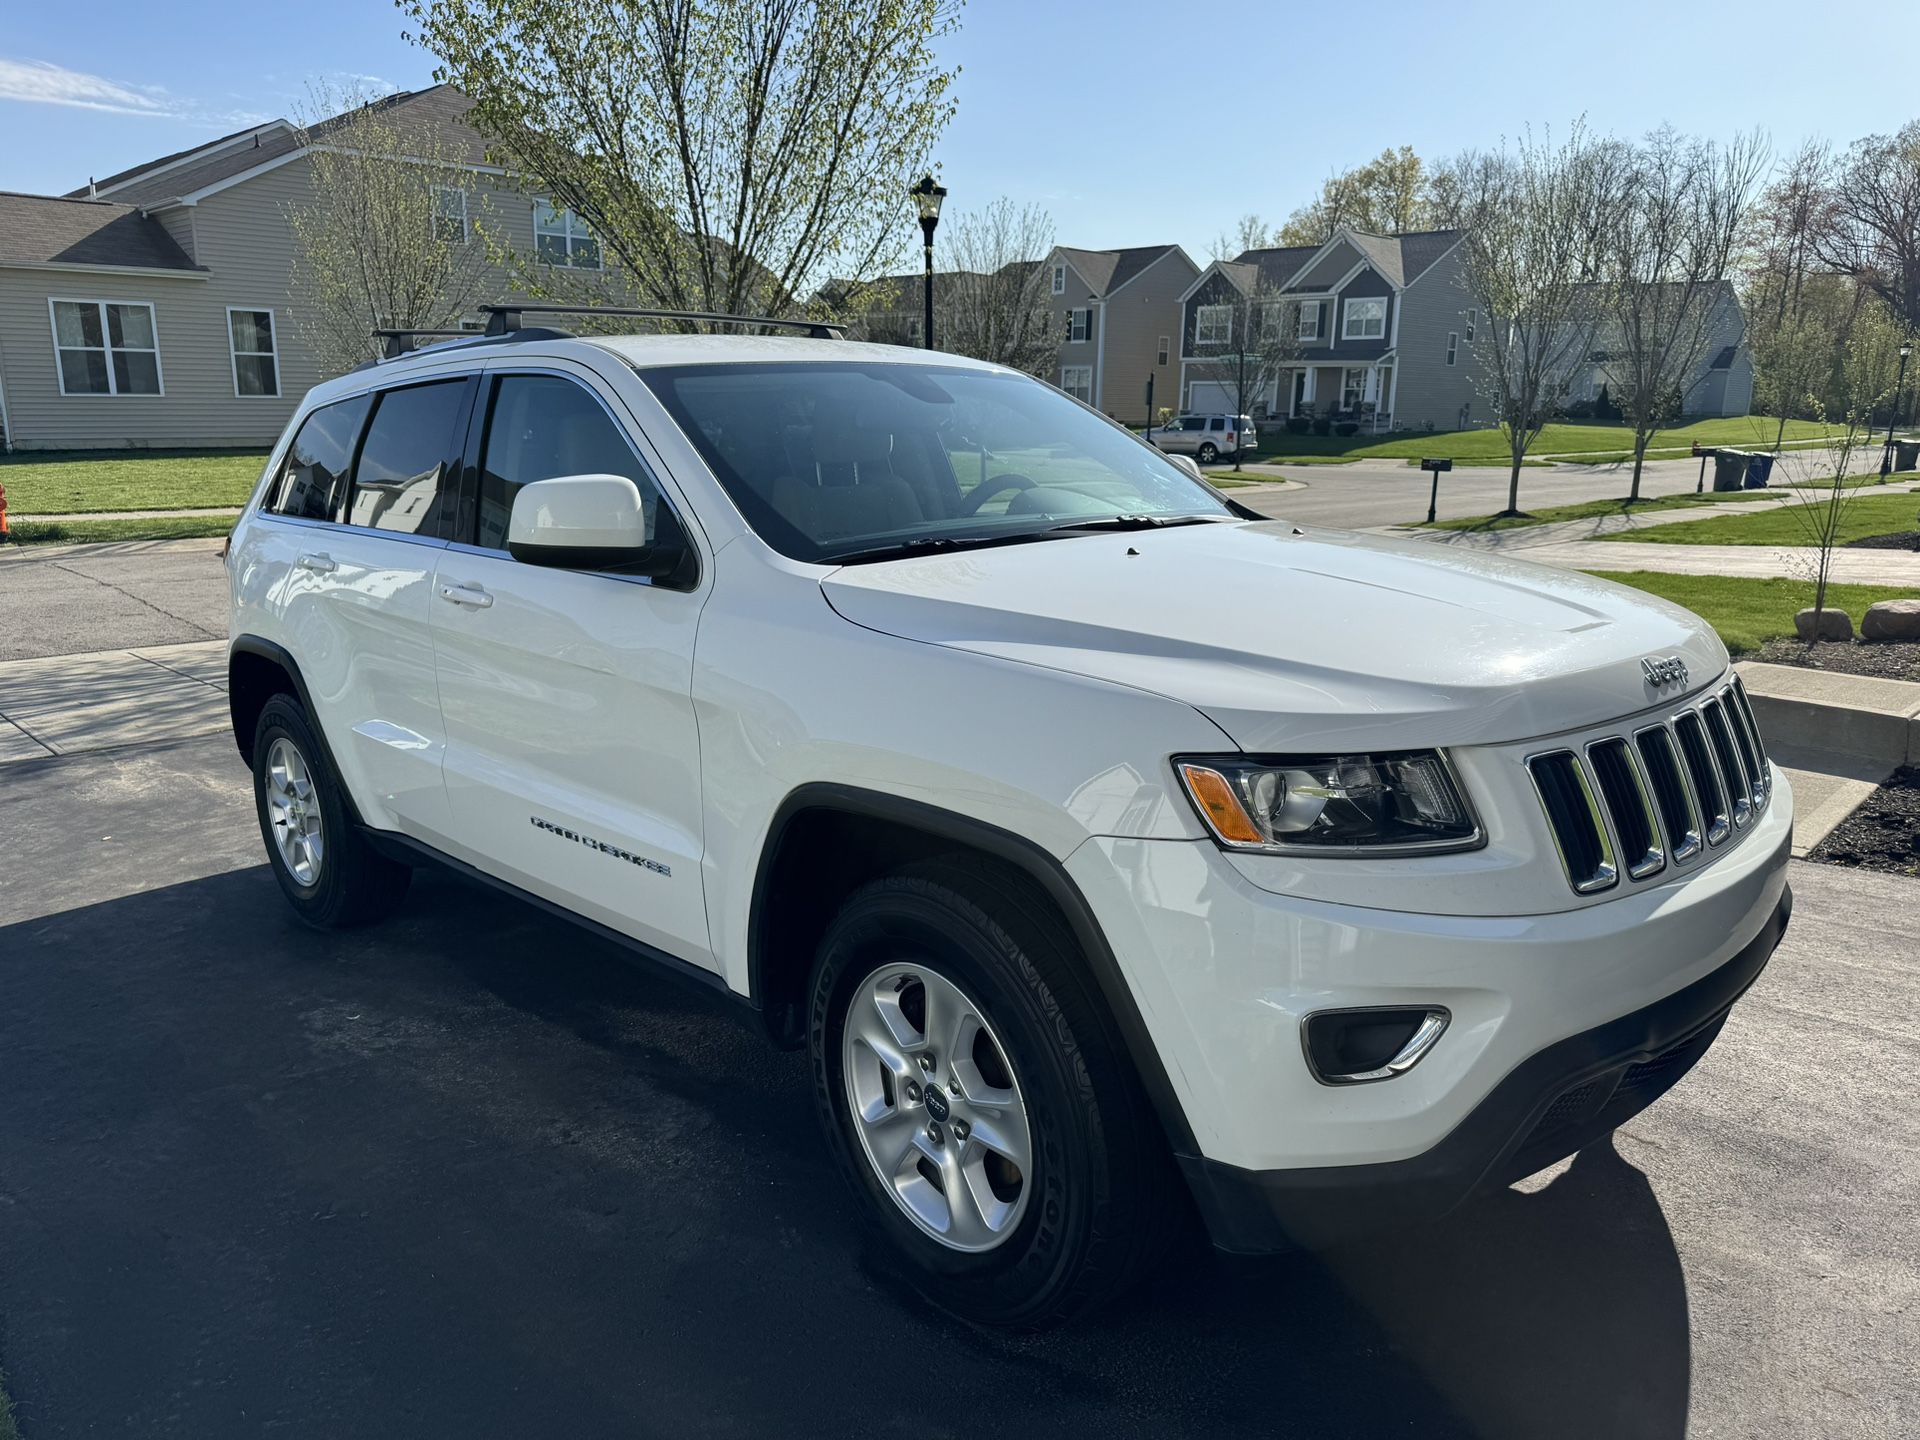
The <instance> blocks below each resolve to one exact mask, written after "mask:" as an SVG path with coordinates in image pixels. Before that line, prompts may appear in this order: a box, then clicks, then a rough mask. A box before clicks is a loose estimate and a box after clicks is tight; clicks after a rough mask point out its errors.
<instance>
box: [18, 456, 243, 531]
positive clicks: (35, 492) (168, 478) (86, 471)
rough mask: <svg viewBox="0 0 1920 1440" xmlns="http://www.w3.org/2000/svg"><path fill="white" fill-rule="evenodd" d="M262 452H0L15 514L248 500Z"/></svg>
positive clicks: (164, 507) (196, 506) (165, 507)
mask: <svg viewBox="0 0 1920 1440" xmlns="http://www.w3.org/2000/svg"><path fill="white" fill-rule="evenodd" d="M266 459H267V452H266V451H264V450H100V451H72V450H63V451H46V452H37V451H29V452H24V453H21V454H15V455H6V456H0V485H4V486H6V487H7V509H8V510H9V511H10V512H11V513H12V514H15V515H79V514H88V513H92V512H95V511H100V510H198V509H204V508H207V507H210V506H214V505H244V504H245V503H246V501H247V496H248V495H250V494H251V493H252V492H253V482H254V481H256V480H258V479H259V478H260V470H261V467H262V466H263V465H265V464H266Z"/></svg>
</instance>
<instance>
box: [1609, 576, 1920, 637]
mask: <svg viewBox="0 0 1920 1440" xmlns="http://www.w3.org/2000/svg"><path fill="white" fill-rule="evenodd" d="M1593 573H1594V574H1595V575H1596V576H1597V577H1598V578H1599V579H1602V580H1617V581H1619V583H1620V584H1622V585H1631V586H1633V588H1634V589H1636V590H1644V591H1646V592H1647V593H1648V594H1650V595H1658V596H1659V597H1660V598H1661V599H1663V600H1671V601H1673V603H1674V604H1676V605H1684V606H1685V607H1686V608H1687V609H1689V610H1691V611H1693V612H1694V613H1695V614H1696V615H1698V616H1699V617H1700V618H1701V619H1703V620H1705V621H1706V622H1707V623H1708V624H1709V625H1711V626H1713V628H1714V629H1715V630H1717V631H1718V632H1719V633H1720V638H1721V640H1722V641H1724V642H1725V644H1726V647H1727V649H1729V650H1731V651H1732V652H1733V653H1734V654H1736V655H1738V654H1741V653H1742V652H1744V651H1747V650H1758V649H1759V648H1760V647H1761V646H1762V645H1764V644H1766V643H1767V641H1769V640H1778V639H1780V638H1781V637H1782V636H1789V635H1792V634H1793V633H1794V631H1793V617H1794V615H1795V613H1796V612H1798V611H1801V610H1804V609H1806V608H1807V607H1808V606H1810V605H1811V604H1813V586H1811V585H1810V584H1808V583H1807V582H1806V581H1804V580H1737V579H1729V578H1727V577H1725V576H1721V575H1663V574H1660V573H1658V572H1655V571H1650V570H1634V571H1630V572H1620V571H1594V572H1593ZM1876 600H1920V590H1900V589H1896V588H1893V587H1891V586H1884V585H1829V586H1828V587H1827V604H1828V605H1830V606H1832V607H1833V608H1834V609H1836V610H1844V611H1846V612H1847V613H1848V614H1849V615H1853V616H1856V617H1857V616H1859V615H1861V614H1863V613H1864V612H1865V610H1866V608H1867V607H1868V606H1869V605H1871V604H1873V603H1874V602H1875V601H1876Z"/></svg>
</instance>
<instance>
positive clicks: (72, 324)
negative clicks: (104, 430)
mask: <svg viewBox="0 0 1920 1440" xmlns="http://www.w3.org/2000/svg"><path fill="white" fill-rule="evenodd" d="M47 306H48V309H49V310H50V311H51V312H52V315H53V349H54V355H55V358H56V359H57V361H58V364H59V368H60V393H61V394H62V395H161V394H165V393H166V392H165V391H164V390H162V389H161V386H160V343H159V340H158V339H157V338H156V335H155V332H154V327H153V306H151V305H149V304H147V303H146V301H144V300H133V301H120V302H115V301H111V300H49V301H48V302H47Z"/></svg>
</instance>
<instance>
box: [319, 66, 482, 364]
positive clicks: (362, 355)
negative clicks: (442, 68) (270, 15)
mask: <svg viewBox="0 0 1920 1440" xmlns="http://www.w3.org/2000/svg"><path fill="white" fill-rule="evenodd" d="M310 104H311V108H312V109H313V111H314V112H315V113H316V114H318V115H322V116H325V117H327V118H325V119H317V120H315V121H313V122H312V123H310V124H308V125H307V126H306V128H305V130H304V131H303V133H302V136H301V138H302V139H303V140H305V141H306V142H308V143H310V144H313V145H314V146H315V148H314V149H313V151H312V152H311V153H310V154H309V156H308V158H307V161H306V164H307V168H308V174H309V176H310V178H311V185H310V187H309V190H308V191H307V193H306V195H305V196H303V197H302V198H301V199H299V200H295V201H290V202H288V205H287V207H286V216H287V225H288V228H289V229H290V230H291V231H292V235H293V253H294V260H293V275H292V281H291V285H292V289H293V293H294V294H296V295H298V296H300V297H301V299H302V301H303V303H302V304H300V305H298V306H295V307H294V314H295V317H296V319H295V322H294V323H295V324H296V325H297V326H298V327H299V329H300V331H301V333H302V336H303V338H304V339H305V340H306V342H307V345H308V348H309V349H310V350H312V352H313V355H314V358H315V360H316V361H317V362H318V364H319V365H320V367H321V368H322V369H323V370H326V371H328V372H332V373H338V372H341V371H345V370H350V369H352V368H353V367H354V366H355V365H358V364H360V363H362V362H363V361H366V360H369V359H373V358H375V357H377V356H378V355H379V354H380V353H381V344H380V342H379V341H378V340H376V339H375V338H374V337H373V332H374V331H375V330H379V329H401V330H443V329H452V328H455V327H457V326H458V325H459V323H460V320H461V319H462V318H463V317H464V316H466V315H467V314H469V313H470V312H471V311H472V309H473V307H474V306H475V305H477V304H479V303H481V302H482V301H484V300H487V299H494V298H497V297H495V296H493V295H492V294H491V286H492V282H493V275H492V273H491V271H490V267H489V265H488V260H487V249H486V246H485V245H484V244H483V243H482V242H481V240H480V239H479V237H478V233H477V228H476V227H477V226H478V225H479V224H480V223H482V222H483V219H484V213H485V212H484V208H483V207H484V201H483V200H482V199H481V197H480V196H478V195H474V194H471V193H465V192H467V191H468V187H469V186H470V185H471V172H469V171H467V170H464V169H462V168H461V167H460V165H459V164H458V163H457V162H458V161H459V160H460V159H461V158H462V157H461V156H459V155H458V154H457V153H456V152H455V151H454V150H453V148H452V147H451V145H450V144H449V142H448V140H447V139H446V137H445V135H444V132H441V131H438V130H435V129H432V128H429V127H423V126H410V127H407V128H405V129H404V130H403V129H402V128H401V127H400V126H399V125H398V124H397V123H396V122H395V120H394V117H393V115H392V113H391V112H390V108H389V106H388V104H387V102H386V101H384V100H381V99H376V98H373V97H371V96H368V95H365V94H358V93H351V92H344V93H343V92H337V91H327V90H316V91H315V92H314V95H313V98H312V101H311V102H310ZM455 190H457V191H461V192H463V198H462V201H461V203H460V206H459V208H458V210H457V211H454V210H453V208H452V207H451V206H444V207H443V205H442V197H443V196H444V195H445V194H446V192H448V191H455ZM469 207H471V208H469Z"/></svg>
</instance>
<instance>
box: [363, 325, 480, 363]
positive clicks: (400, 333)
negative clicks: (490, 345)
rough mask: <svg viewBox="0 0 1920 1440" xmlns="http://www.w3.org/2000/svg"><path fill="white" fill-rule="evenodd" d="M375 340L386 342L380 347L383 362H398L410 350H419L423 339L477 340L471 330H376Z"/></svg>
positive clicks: (373, 333)
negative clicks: (461, 337) (465, 338)
mask: <svg viewBox="0 0 1920 1440" xmlns="http://www.w3.org/2000/svg"><path fill="white" fill-rule="evenodd" d="M371 333H372V335H373V338H374V339H376V340H380V341H383V342H385V343H384V344H382V346H381V347H380V358H381V359H382V360H398V359H399V358H400V357H401V356H402V355H404V354H406V353H407V352H408V351H409V350H418V349H419V348H420V346H419V343H418V342H419V341H420V339H421V338H422V337H425V338H428V339H434V340H448V339H453V338H455V337H457V336H466V337H467V338H469V339H473V338H475V336H474V332H473V331H471V330H375V331H373V332H371Z"/></svg>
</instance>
